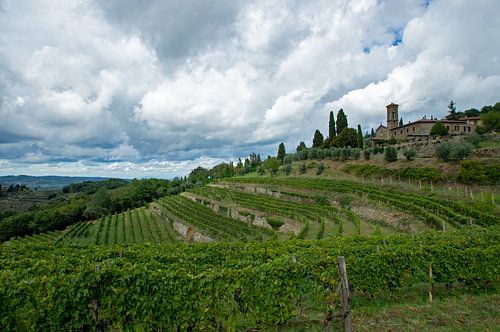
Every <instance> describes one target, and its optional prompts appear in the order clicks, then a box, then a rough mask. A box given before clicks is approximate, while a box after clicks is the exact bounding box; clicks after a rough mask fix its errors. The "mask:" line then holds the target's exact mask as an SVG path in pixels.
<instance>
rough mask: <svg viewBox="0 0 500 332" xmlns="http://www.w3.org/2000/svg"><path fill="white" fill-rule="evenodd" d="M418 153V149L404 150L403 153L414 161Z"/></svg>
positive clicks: (409, 159) (407, 158)
mask: <svg viewBox="0 0 500 332" xmlns="http://www.w3.org/2000/svg"><path fill="white" fill-rule="evenodd" d="M416 154H417V151H416V150H415V149H408V150H405V151H404V152H403V155H404V156H405V157H406V160H408V161H412V160H413V159H415V155H416Z"/></svg>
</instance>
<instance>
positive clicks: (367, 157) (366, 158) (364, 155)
mask: <svg viewBox="0 0 500 332" xmlns="http://www.w3.org/2000/svg"><path fill="white" fill-rule="evenodd" d="M363 158H365V160H370V150H368V149H365V150H363Z"/></svg>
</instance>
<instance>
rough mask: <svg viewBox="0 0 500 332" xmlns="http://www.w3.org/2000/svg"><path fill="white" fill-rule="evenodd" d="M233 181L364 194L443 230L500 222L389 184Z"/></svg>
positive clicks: (463, 205)
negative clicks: (448, 226) (453, 226)
mask: <svg viewBox="0 0 500 332" xmlns="http://www.w3.org/2000/svg"><path fill="white" fill-rule="evenodd" d="M231 181H233V182H235V183H241V182H244V183H254V184H264V183H265V184H266V185H274V186H287V187H292V188H299V189H302V190H303V189H306V190H315V191H319V192H321V193H328V194H331V193H333V192H335V193H349V194H352V195H363V196H364V197H366V198H368V199H370V200H374V201H377V202H381V203H384V204H386V205H389V206H391V207H393V208H397V209H400V210H403V211H405V212H406V213H411V214H414V215H416V216H418V217H419V218H420V219H422V220H423V222H424V223H426V224H428V225H429V226H431V227H434V228H437V229H441V227H442V223H443V222H444V221H446V222H449V223H451V224H453V225H455V226H460V225H468V224H469V223H471V222H473V223H474V224H476V225H482V226H489V225H495V224H498V218H496V217H495V216H493V215H491V214H488V213H485V212H483V211H482V210H478V209H475V208H473V207H471V206H470V205H469V204H466V203H463V202H460V201H456V200H443V199H439V198H436V197H435V196H433V195H427V194H425V193H422V194H418V193H415V192H403V191H396V190H392V189H390V188H388V187H385V188H382V189H381V188H379V187H376V186H372V185H368V184H361V183H357V182H353V181H347V180H345V181H342V180H334V179H325V178H321V179H312V178H289V177H287V178H281V179H276V178H275V179H262V178H241V179H231Z"/></svg>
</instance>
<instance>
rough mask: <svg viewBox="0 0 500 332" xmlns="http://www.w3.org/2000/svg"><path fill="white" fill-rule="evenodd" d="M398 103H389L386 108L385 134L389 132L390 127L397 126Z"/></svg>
mask: <svg viewBox="0 0 500 332" xmlns="http://www.w3.org/2000/svg"><path fill="white" fill-rule="evenodd" d="M398 106H399V105H398V104H394V103H390V104H389V105H387V106H386V108H387V136H389V135H390V134H391V129H394V128H397V127H398V121H399V115H398Z"/></svg>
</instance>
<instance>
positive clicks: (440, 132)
mask: <svg viewBox="0 0 500 332" xmlns="http://www.w3.org/2000/svg"><path fill="white" fill-rule="evenodd" d="M430 135H431V136H447V135H448V128H446V127H445V126H444V124H443V123H442V122H440V121H438V122H436V124H435V125H433V126H432V128H431V131H430Z"/></svg>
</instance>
